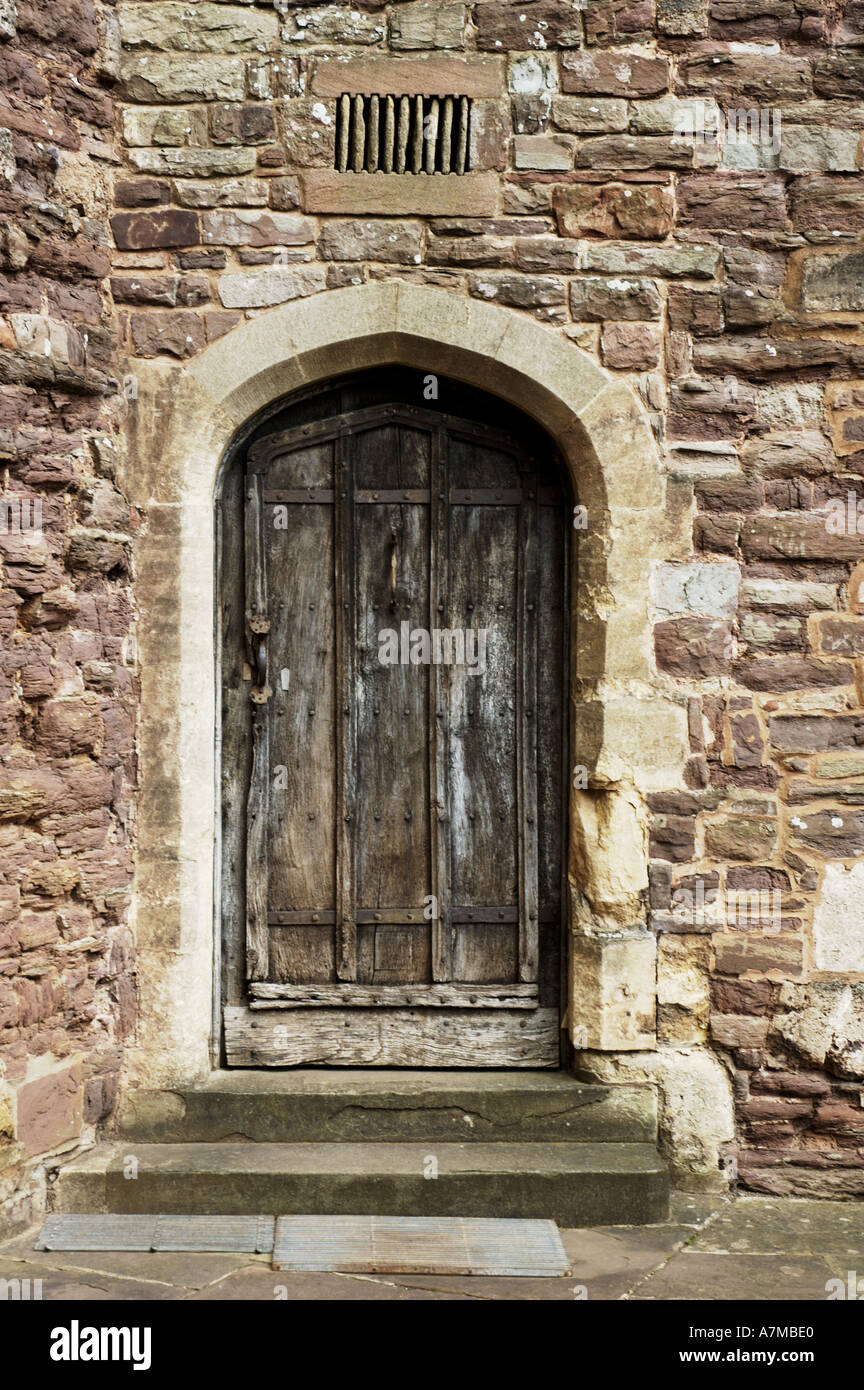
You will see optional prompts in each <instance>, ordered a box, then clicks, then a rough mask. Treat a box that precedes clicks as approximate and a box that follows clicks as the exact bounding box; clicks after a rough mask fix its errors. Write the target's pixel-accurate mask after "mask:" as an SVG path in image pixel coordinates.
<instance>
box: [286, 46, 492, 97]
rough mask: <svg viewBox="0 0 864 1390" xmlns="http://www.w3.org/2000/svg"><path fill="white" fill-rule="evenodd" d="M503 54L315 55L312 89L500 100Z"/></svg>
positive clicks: (333, 94)
mask: <svg viewBox="0 0 864 1390" xmlns="http://www.w3.org/2000/svg"><path fill="white" fill-rule="evenodd" d="M505 81H506V75H505V71H504V59H503V58H497V57H492V56H491V55H490V56H489V57H486V56H481V55H480V54H474V53H472V54H470V55H464V56H463V55H461V54H455V53H436V54H429V55H424V56H423V57H422V58H397V57H394V58H385V57H378V56H374V57H373V56H372V55H368V56H367V55H366V54H362V55H358V56H357V57H352V59H351V62H350V63H346V62H345V59H344V57H342V56H341V55H340V56H336V55H330V56H325V55H323V54H322V55H321V56H316V57H315V58H314V59H313V61H312V64H311V74H310V78H309V90H310V92H312V93H314V95H315V96H322V97H339V96H341V95H342V94H343V92H347V93H349V94H351V95H354V94H355V93H359V94H360V95H366V96H374V95H375V94H376V93H377V95H378V96H387V95H388V94H389V95H392V94H393V93H396V92H398V93H399V95H400V96H408V97H410V96H428V97H434V96H440V95H441V94H442V93H445V94H450V95H453V96H466V97H477V98H483V97H486V98H492V99H495V100H497V99H499V98H500V97H501V94H502V93H503V91H504V90H505Z"/></svg>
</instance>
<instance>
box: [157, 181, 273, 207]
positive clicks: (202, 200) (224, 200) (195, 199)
mask: <svg viewBox="0 0 864 1390" xmlns="http://www.w3.org/2000/svg"><path fill="white" fill-rule="evenodd" d="M174 196H175V198H176V199H177V202H178V203H179V204H180V206H181V207H184V208H220V207H241V208H266V206H267V204H268V202H269V199H270V186H269V183H268V181H267V180H266V179H254V178H253V179H219V180H216V181H215V182H214V181H213V180H212V179H202V180H201V181H200V182H199V181H197V180H195V179H184V180H183V182H182V183H178V184H177V186H176V188H175V190H174Z"/></svg>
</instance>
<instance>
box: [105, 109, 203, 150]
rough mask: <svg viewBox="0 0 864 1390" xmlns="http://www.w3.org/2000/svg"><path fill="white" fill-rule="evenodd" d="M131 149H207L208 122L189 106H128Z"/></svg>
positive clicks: (126, 134)
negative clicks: (138, 147)
mask: <svg viewBox="0 0 864 1390" xmlns="http://www.w3.org/2000/svg"><path fill="white" fill-rule="evenodd" d="M123 140H124V141H125V143H126V144H127V145H203V144H206V142H207V122H206V118H205V116H204V115H203V113H202V112H200V111H197V110H195V109H193V108H191V107H187V106H127V107H126V108H125V109H124V111H123Z"/></svg>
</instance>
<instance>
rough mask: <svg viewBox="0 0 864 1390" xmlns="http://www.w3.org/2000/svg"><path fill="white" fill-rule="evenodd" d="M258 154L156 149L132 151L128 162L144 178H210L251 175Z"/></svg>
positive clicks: (238, 150)
mask: <svg viewBox="0 0 864 1390" xmlns="http://www.w3.org/2000/svg"><path fill="white" fill-rule="evenodd" d="M257 160H258V156H257V154H256V152H255V150H244V149H229V150H225V149H221V150H198V149H190V148H189V147H188V146H187V147H186V148H184V149H156V150H130V151H129V162H130V164H132V166H133V167H134V168H135V169H138V170H140V172H141V173H142V174H170V175H173V177H174V178H193V179H194V178H199V179H201V178H209V177H210V176H211V175H225V174H229V175H230V174H248V173H250V172H251V171H252V170H253V169H254V168H255V165H256V163H257Z"/></svg>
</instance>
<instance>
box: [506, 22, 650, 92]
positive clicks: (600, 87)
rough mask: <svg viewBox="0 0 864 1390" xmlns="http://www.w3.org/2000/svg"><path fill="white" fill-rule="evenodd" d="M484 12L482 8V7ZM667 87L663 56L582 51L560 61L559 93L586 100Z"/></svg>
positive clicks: (569, 54) (623, 52)
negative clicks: (572, 94)
mask: <svg viewBox="0 0 864 1390" xmlns="http://www.w3.org/2000/svg"><path fill="white" fill-rule="evenodd" d="M484 8H485V7H484ZM668 87H669V60H668V58H667V57H666V56H665V54H656V55H655V54H650V55H649V54H641V53H631V52H627V51H621V50H617V51H616V52H614V53H602V52H600V53H598V52H596V51H587V50H586V51H584V52H581V53H566V54H565V55H564V56H563V57H562V59H561V89H562V91H564V92H582V93H584V94H585V95H586V96H611V97H632V98H638V97H653V96H659V94H660V93H661V92H665V91H667V90H668Z"/></svg>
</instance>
